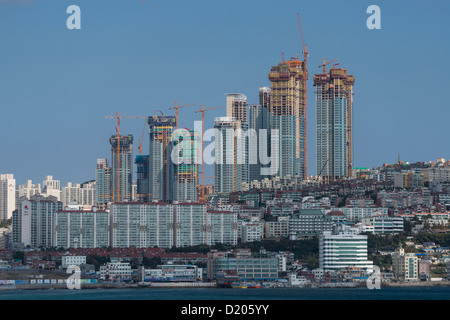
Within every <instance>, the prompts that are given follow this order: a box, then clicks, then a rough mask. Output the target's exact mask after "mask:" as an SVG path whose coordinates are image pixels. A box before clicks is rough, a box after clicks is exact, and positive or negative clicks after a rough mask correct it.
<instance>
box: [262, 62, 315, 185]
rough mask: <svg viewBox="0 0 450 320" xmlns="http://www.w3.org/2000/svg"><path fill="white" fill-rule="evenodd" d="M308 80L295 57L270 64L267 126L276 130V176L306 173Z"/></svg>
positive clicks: (301, 176) (304, 175)
mask: <svg viewBox="0 0 450 320" xmlns="http://www.w3.org/2000/svg"><path fill="white" fill-rule="evenodd" d="M307 79H308V68H307V66H306V64H305V62H303V61H300V60H299V59H298V58H291V60H289V61H283V62H282V63H280V64H278V66H274V67H272V69H271V71H270V73H269V80H270V82H271V92H270V103H269V110H268V111H269V115H270V120H269V123H270V125H269V126H270V128H271V129H274V130H279V138H280V142H279V146H278V149H279V150H272V152H276V153H278V157H277V158H278V168H279V173H278V174H277V176H280V177H286V176H290V177H293V176H299V177H300V178H301V179H305V178H306V176H307V127H306V126H307V96H306V95H307V86H306V83H307Z"/></svg>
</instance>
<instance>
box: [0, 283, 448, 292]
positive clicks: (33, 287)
mask: <svg viewBox="0 0 450 320" xmlns="http://www.w3.org/2000/svg"><path fill="white" fill-rule="evenodd" d="M365 287H366V284H365V283H355V284H354V285H352V286H350V285H340V284H329V285H327V284H322V285H317V286H312V287H311V286H305V287H276V288H264V287H263V288H261V289H358V288H365ZM415 287H418V288H427V287H450V281H445V282H417V283H387V282H383V283H382V284H381V288H415ZM97 289H106V290H108V289H113V290H114V289H116V290H117V289H119V290H120V289H221V288H219V287H217V286H216V285H215V284H212V283H204V284H201V283H197V284H195V285H186V284H170V285H169V284H160V283H159V284H157V285H151V284H147V285H140V284H138V283H133V284H113V283H101V284H85V285H82V286H81V290H97ZM261 289H251V288H249V289H240V288H234V289H231V288H230V290H261ZM33 290H67V291H72V290H70V289H68V288H67V286H66V285H65V284H48V285H44V284H42V285H20V286H14V287H13V286H12V287H10V288H0V292H7V291H33Z"/></svg>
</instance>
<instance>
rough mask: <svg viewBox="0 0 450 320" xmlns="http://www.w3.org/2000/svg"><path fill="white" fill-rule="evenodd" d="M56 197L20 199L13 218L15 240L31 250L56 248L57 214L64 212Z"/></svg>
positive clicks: (37, 196) (36, 196)
mask: <svg viewBox="0 0 450 320" xmlns="http://www.w3.org/2000/svg"><path fill="white" fill-rule="evenodd" d="M62 207H63V205H62V202H61V201H58V199H57V198H56V197H53V196H49V197H43V196H39V195H35V196H32V197H31V199H29V200H28V199H27V198H25V197H23V198H21V199H20V202H19V209H18V210H17V211H15V214H16V215H17V217H14V218H13V240H14V242H21V243H23V244H24V246H25V247H26V246H30V247H31V248H38V247H41V246H42V247H47V248H51V247H54V246H55V214H56V212H57V211H59V210H62Z"/></svg>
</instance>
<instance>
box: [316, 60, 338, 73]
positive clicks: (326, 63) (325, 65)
mask: <svg viewBox="0 0 450 320" xmlns="http://www.w3.org/2000/svg"><path fill="white" fill-rule="evenodd" d="M337 60H338V59H334V60H332V61H330V62H325V61H326V60H325V58H323V64H322V65H320V66H319V68H323V74H326V73H327V65H329V64H331V63H333V62H335V61H337Z"/></svg>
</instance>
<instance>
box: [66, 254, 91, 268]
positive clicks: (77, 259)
mask: <svg viewBox="0 0 450 320" xmlns="http://www.w3.org/2000/svg"><path fill="white" fill-rule="evenodd" d="M82 264H86V256H63V257H62V267H63V269H67V268H68V267H70V266H77V267H79V266H80V265H82Z"/></svg>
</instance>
